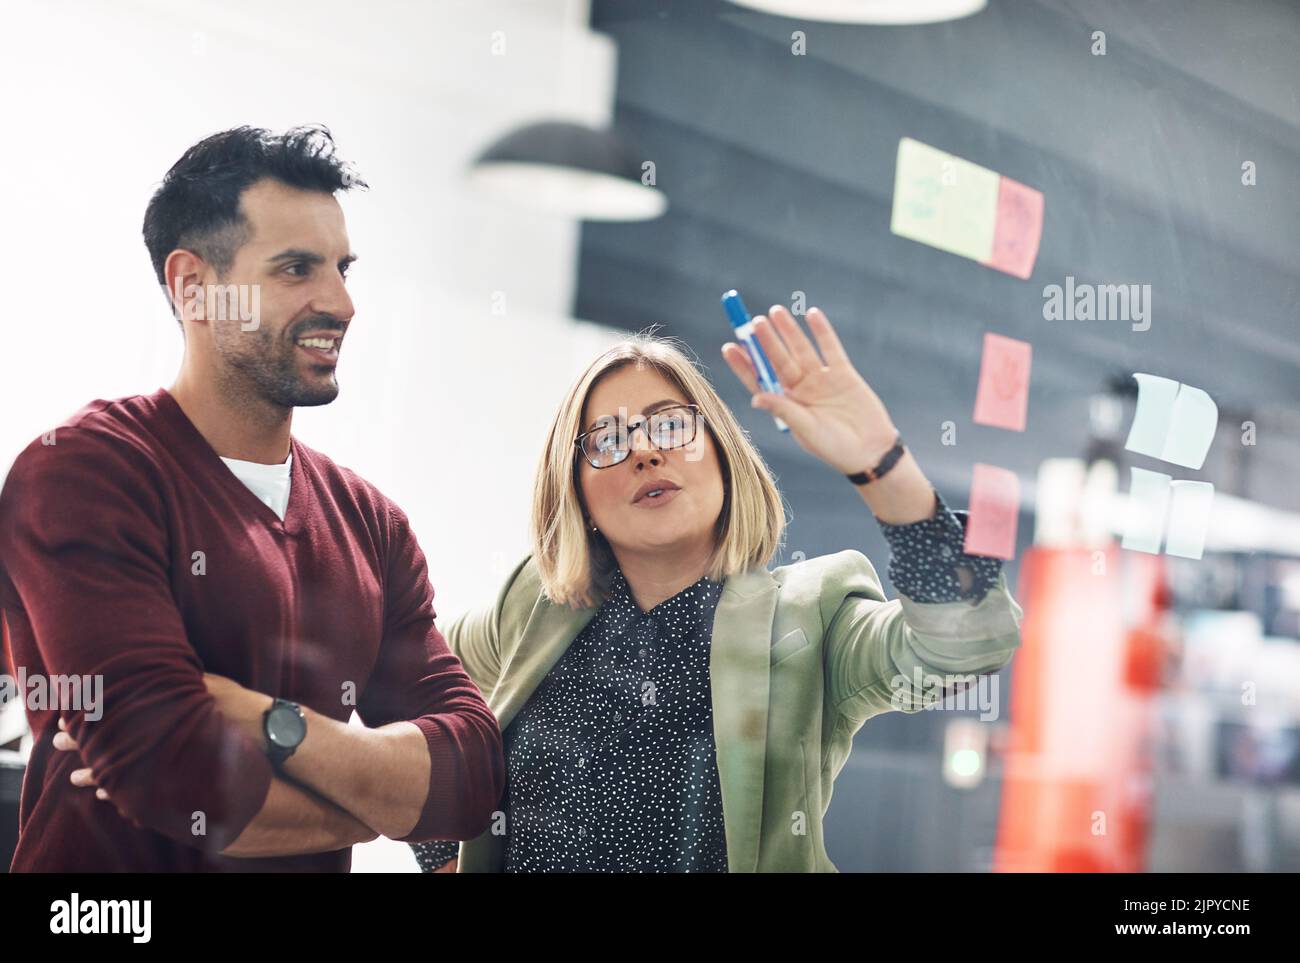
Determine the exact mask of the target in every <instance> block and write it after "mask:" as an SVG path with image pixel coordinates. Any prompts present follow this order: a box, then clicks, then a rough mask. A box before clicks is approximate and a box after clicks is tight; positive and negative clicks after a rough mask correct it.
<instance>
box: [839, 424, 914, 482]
mask: <svg viewBox="0 0 1300 963" xmlns="http://www.w3.org/2000/svg"><path fill="white" fill-rule="evenodd" d="M906 450H907V449H905V448H904V447H903V436H902V435H901V434H900V435H898V436H897V437H896V438H895V439H894V447H893V448H891V449H889V451H887V452H885V457H884V458H882V459H880V464H878V465H877V466H876V467H875V468H869V469H867V470H866V471H860V472H857V473H856V474H853V475H848V476H847V478H848V480H849V481H851V482H853V484H855V485H866V484H867V483H869V482H873V481H875V480H876V479H877V478H879V477H880V476H881V475H883V474H885V473H886V472H887V471H889V469H891V468H893V467H894V466H895V465H897V464H898V460H899V459H900V458H902V457H903V452H904V451H906Z"/></svg>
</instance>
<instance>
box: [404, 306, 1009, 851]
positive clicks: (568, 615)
mask: <svg viewBox="0 0 1300 963" xmlns="http://www.w3.org/2000/svg"><path fill="white" fill-rule="evenodd" d="M808 324H809V327H810V328H811V330H812V333H813V336H814V337H815V339H816V348H814V346H813V343H812V342H811V341H810V340H809V339H808V337H807V335H806V334H804V332H803V330H802V329H801V328H800V327H799V324H798V323H797V322H796V321H795V319H794V318H793V317H792V316H791V315H790V313H789V312H788V311H786V310H785V309H783V308H781V307H779V306H778V307H774V308H773V309H772V311H771V314H770V319H769V318H765V317H762V316H760V317H758V318H756V319H755V328H756V331H757V336H758V339H759V341H760V343H761V344H762V345H763V348H764V350H765V351H766V352H767V355H768V358H769V359H770V360H771V362H772V365H773V367H774V368H775V370H776V373H777V375H778V377H779V378H780V380H781V383H782V385H783V386H784V389H785V393H784V394H783V395H775V394H768V393H765V392H762V391H760V390H759V386H758V384H757V382H756V379H755V376H754V370H753V368H752V366H751V364H750V362H749V360H748V356H747V355H746V353H745V352H744V351H743V350H742V349H741V348H740V347H739V346H737V345H735V344H728V345H726V346H725V347H724V348H723V355H724V357H725V359H726V361H727V363H728V365H729V366H730V367H731V369H732V371H734V372H735V373H736V375H737V376H738V377H739V378H740V379H741V381H742V382H744V384H745V386H746V387H747V388H749V390H750V391H751V392H752V393H753V396H754V397H753V404H754V406H755V407H758V408H762V409H764V410H766V411H769V412H771V413H772V414H773V415H776V416H777V417H780V418H782V419H783V420H784V421H785V422H786V423H787V424H788V425H789V426H790V432H791V435H792V436H793V437H794V439H795V440H796V441H797V442H798V443H799V444H800V445H801V446H802V447H803V448H804V449H806V450H807V451H808V452H810V453H811V454H813V455H816V456H817V457H819V458H821V459H822V460H823V461H825V462H827V463H828V464H829V465H831V466H832V467H833V468H835V469H836V470H838V471H840V472H841V473H843V474H846V475H849V476H851V480H853V481H854V483H855V484H857V485H858V491H859V493H860V494H861V496H862V499H863V501H865V502H866V504H867V505H868V507H869V508H870V509H871V511H872V512H873V513H874V514H875V516H876V517H877V519H878V520H879V521H880V523H881V525H882V528H883V530H884V532H885V534H886V537H887V538H888V540H889V542H890V545H891V550H892V553H893V558H892V561H891V569H890V574H891V576H892V578H893V580H894V582H895V585H896V586H897V588H898V590H899V591H900V593H902V598H900V599H898V600H895V601H886V600H885V598H884V595H883V594H882V592H881V589H880V583H879V580H878V578H877V577H876V573H875V570H874V569H873V568H872V566H871V563H870V562H868V561H867V559H866V558H865V557H864V556H863V555H861V554H860V553H858V552H855V551H844V552H840V553H838V554H835V555H829V556H825V557H821V558H813V559H808V560H807V561H803V562H799V563H797V564H794V565H789V566H785V567H782V568H778V569H776V570H774V571H770V572H769V571H768V570H767V569H766V567H765V566H766V565H767V564H768V562H769V561H770V560H771V558H772V556H773V554H774V553H775V551H776V550H777V548H778V546H779V544H780V542H781V536H782V531H783V526H784V512H783V510H782V505H781V499H780V495H779V493H778V492H777V489H776V486H775V485H774V483H773V481H772V478H771V474H770V472H769V470H768V469H767V467H766V465H765V464H764V463H763V461H762V459H761V457H760V456H759V454H758V452H757V451H756V450H755V449H754V447H753V446H752V444H751V443H750V442H749V440H748V437H747V436H746V435H745V433H744V432H743V430H742V429H741V428H740V426H739V425H738V424H737V423H736V421H735V419H734V417H733V416H732V415H731V413H730V412H729V411H728V409H727V408H726V406H725V405H724V404H723V403H722V401H721V399H720V398H719V397H718V395H717V394H716V393H715V391H714V390H713V388H712V387H711V386H710V385H709V384H708V382H707V381H705V379H704V378H703V377H702V376H701V375H700V374H699V373H698V372H697V371H696V369H695V368H694V367H693V366H692V364H691V363H690V362H689V361H688V360H687V359H686V357H685V356H684V355H682V354H681V353H680V352H679V351H678V350H676V349H675V348H674V347H672V346H671V345H670V344H668V343H667V342H664V341H661V340H658V339H654V338H649V337H637V338H633V339H631V340H628V341H626V342H624V343H623V344H620V345H618V346H617V347H615V348H613V349H611V350H610V351H608V352H606V353H605V354H603V355H602V356H601V357H599V358H597V359H596V361H595V362H593V363H592V365H591V366H590V367H589V368H588V369H587V370H586V371H585V372H584V373H583V375H582V376H581V377H580V378H579V379H578V381H577V383H576V384H575V385H574V386H573V388H572V389H571V390H570V392H569V394H568V396H567V397H566V398H565V400H564V402H563V404H562V405H561V406H560V410H559V412H558V413H557V414H556V417H555V421H554V424H553V425H552V428H551V432H550V437H549V439H548V441H547V444H546V448H545V451H544V453H543V455H542V460H541V466H540V472H539V478H538V481H537V487H536V492H535V495H534V500H533V517H532V528H533V552H532V554H531V556H529V557H528V558H527V559H525V560H524V562H523V563H522V564H521V565H520V566H519V567H518V568H516V570H515V571H514V572H513V573H512V574H511V576H510V577H509V578H508V580H507V582H506V584H505V586H504V587H503V588H502V590H501V592H500V594H499V595H498V596H497V599H496V603H495V604H494V605H493V606H492V607H491V608H489V609H486V610H484V611H481V612H476V613H472V614H470V615H467V616H465V617H463V618H461V619H460V620H458V621H457V622H456V623H455V624H454V625H453V626H452V627H451V629H450V631H449V633H448V642H449V644H450V646H451V648H452V650H453V651H454V652H455V653H456V655H458V656H459V657H460V659H461V661H462V662H463V663H464V665H465V668H466V671H468V672H469V674H470V675H471V677H472V678H473V679H474V681H475V683H476V684H477V685H478V686H479V688H480V689H481V690H482V691H483V693H484V694H485V696H486V698H487V700H488V704H489V705H490V706H491V707H492V709H493V711H494V712H495V713H496V716H497V719H498V722H499V723H500V725H501V727H502V731H503V733H504V735H505V746H506V761H507V767H508V775H507V785H508V789H507V793H506V798H505V799H504V801H503V808H502V811H501V813H500V814H499V818H498V820H497V822H496V824H494V826H493V828H492V829H491V830H490V831H489V832H487V833H484V834H483V835H482V836H481V837H479V838H478V839H474V840H470V841H468V842H466V843H464V844H462V845H461V846H460V847H459V859H458V861H454V860H453V861H452V862H450V863H447V866H448V867H449V868H450V867H452V866H454V867H455V868H457V869H458V870H459V871H460V872H475V871H507V872H536V871H590V872H617V871H687V872H709V871H730V872H750V871H756V870H758V871H810V870H824V871H834V869H835V866H834V864H833V863H832V862H831V861H830V859H829V858H828V857H827V855H826V851H825V848H824V845H823V839H822V816H823V815H824V813H825V811H826V808H827V806H828V805H829V802H830V794H831V784H832V782H833V780H834V778H835V776H836V775H837V774H838V772H839V770H840V769H841V768H842V767H843V765H844V762H845V760H846V759H847V758H848V755H849V750H850V748H851V743H852V738H853V734H854V733H855V732H856V731H857V730H858V729H859V728H860V727H861V726H862V724H863V722H865V721H866V720H867V719H868V718H870V717H871V716H873V715H876V714H878V713H881V712H884V711H887V710H889V709H893V708H898V709H902V710H904V711H917V710H919V709H920V708H921V706H922V705H923V702H924V701H925V700H932V699H934V698H935V697H936V696H937V695H938V693H934V692H923V691H921V690H919V689H918V688H916V683H917V681H918V680H919V679H921V678H924V677H925V676H927V675H929V676H935V675H937V676H941V677H942V676H947V677H948V678H951V677H952V675H953V674H960V675H963V676H969V675H970V674H973V673H986V672H992V671H994V670H996V669H998V668H999V667H1001V666H1003V665H1006V664H1007V663H1008V662H1009V661H1010V658H1011V655H1012V653H1013V652H1014V650H1015V648H1016V647H1017V646H1018V645H1019V623H1020V617H1021V610H1020V608H1019V606H1017V604H1016V603H1015V601H1014V600H1013V599H1012V598H1011V597H1010V595H1009V594H1008V593H1007V589H1006V585H1005V579H1004V577H1003V576H1002V574H1001V570H1000V563H999V562H997V561H996V560H994V559H986V558H979V557H974V556H969V555H966V554H964V552H963V551H962V541H963V520H962V519H959V518H958V517H957V516H955V515H954V514H953V513H951V512H950V511H949V510H948V509H947V508H946V507H945V506H944V504H943V502H942V501H941V500H940V499H939V497H938V494H937V493H936V492H935V491H934V489H933V488H932V487H931V486H930V484H929V483H928V482H927V481H926V479H925V476H924V475H923V474H922V473H921V469H920V468H919V467H918V465H917V464H916V461H915V459H914V458H913V457H912V456H911V454H910V453H909V452H907V451H906V449H904V448H902V447H901V439H899V437H898V433H897V431H896V430H895V428H894V425H893V422H892V421H891V420H890V417H889V414H888V412H887V411H886V410H885V407H884V405H883V404H882V403H881V401H880V399H879V398H878V397H877V396H876V394H875V392H873V391H872V390H871V388H870V387H869V386H868V385H867V383H866V382H865V381H864V380H863V379H862V378H861V376H859V375H858V373H857V372H856V371H855V370H854V368H853V366H852V364H851V363H850V361H849V359H848V357H847V355H846V354H845V352H844V349H843V347H842V346H841V345H840V342H839V339H838V338H837V337H836V335H835V332H834V330H833V329H832V328H831V325H830V322H829V321H828V320H827V318H826V316H825V315H824V314H823V313H822V312H821V311H819V310H818V309H816V308H813V309H812V310H810V311H809V312H808ZM818 349H820V357H819V356H818ZM918 670H919V671H918ZM966 681H969V678H967V680H966ZM413 848H414V849H415V851H416V855H417V858H418V859H419V860H420V863H421V866H422V868H424V869H426V870H432V869H435V868H436V867H437V866H438V865H439V864H443V863H444V862H446V861H447V860H448V859H449V857H452V856H454V855H455V854H456V844H454V843H453V844H444V843H426V844H420V845H417V846H415V847H413Z"/></svg>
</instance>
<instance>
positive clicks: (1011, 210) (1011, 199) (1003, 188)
mask: <svg viewBox="0 0 1300 963" xmlns="http://www.w3.org/2000/svg"><path fill="white" fill-rule="evenodd" d="M1042 238H1043V192H1042V191H1036V190H1034V189H1033V188H1032V187H1029V186H1027V185H1025V184H1022V183H1020V182H1019V181H1013V180H1012V179H1011V178H1010V177H1003V178H1001V180H1000V181H999V183H998V213H997V221H996V224H995V225H994V228H993V253H992V255H991V256H990V257H989V259H988V260H987V261H985V262H984V263H985V264H986V265H987V266H988V267H992V268H997V269H998V270H999V271H1005V272H1006V273H1007V274H1013V275H1015V276H1016V277H1018V278H1020V279H1021V280H1022V281H1026V280H1028V279H1029V275H1031V274H1033V273H1034V262H1035V261H1036V260H1037V259H1038V244H1039V242H1040V241H1041V240H1042Z"/></svg>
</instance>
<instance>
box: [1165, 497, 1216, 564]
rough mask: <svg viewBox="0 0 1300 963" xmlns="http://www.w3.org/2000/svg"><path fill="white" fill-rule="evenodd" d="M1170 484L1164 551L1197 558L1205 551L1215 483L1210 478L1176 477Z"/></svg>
mask: <svg viewBox="0 0 1300 963" xmlns="http://www.w3.org/2000/svg"><path fill="white" fill-rule="evenodd" d="M1170 488H1171V490H1172V497H1171V498H1170V501H1169V536H1168V538H1167V539H1166V540H1165V554H1166V555H1177V556H1179V557H1181V558H1200V557H1201V555H1202V554H1203V553H1204V552H1205V533H1206V532H1207V531H1208V530H1209V527H1210V509H1211V507H1212V506H1213V504H1214V486H1213V485H1211V484H1210V483H1209V482H1198V481H1176V482H1174V483H1173V485H1171V486H1170Z"/></svg>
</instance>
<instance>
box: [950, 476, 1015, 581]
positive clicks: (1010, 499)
mask: <svg viewBox="0 0 1300 963" xmlns="http://www.w3.org/2000/svg"><path fill="white" fill-rule="evenodd" d="M1019 517H1020V479H1019V478H1017V477H1016V473H1015V472H1013V471H1008V470H1007V469H1005V468H998V467H997V466H996V465H981V464H976V465H975V472H974V474H973V475H972V476H971V483H970V517H969V518H967V519H966V542H965V545H964V546H963V548H964V549H965V551H966V553H967V554H968V555H989V556H992V557H993V558H1002V559H1011V558H1015V555H1016V522H1017V521H1018V520H1019Z"/></svg>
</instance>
